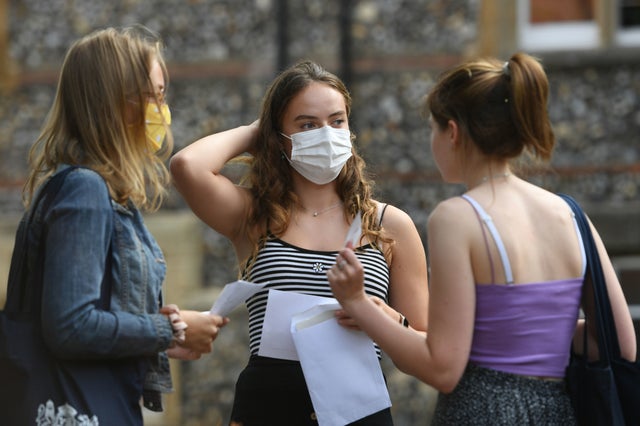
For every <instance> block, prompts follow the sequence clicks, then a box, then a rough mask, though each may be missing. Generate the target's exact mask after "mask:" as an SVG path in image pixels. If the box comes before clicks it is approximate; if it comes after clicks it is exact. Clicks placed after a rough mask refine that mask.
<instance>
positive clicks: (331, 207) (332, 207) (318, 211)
mask: <svg viewBox="0 0 640 426" xmlns="http://www.w3.org/2000/svg"><path fill="white" fill-rule="evenodd" d="M341 205H342V201H338V202H337V203H335V204H332V205H330V206H329V207H326V208H324V209H322V210H315V211H313V212H311V216H313V217H318V216H319V215H321V214H322V213H325V212H328V211H329V210H333V209H335V208H336V207H338V206H341ZM302 208H303V209H304V210H305V211H309V209H307V208H306V207H304V206H303V207H302Z"/></svg>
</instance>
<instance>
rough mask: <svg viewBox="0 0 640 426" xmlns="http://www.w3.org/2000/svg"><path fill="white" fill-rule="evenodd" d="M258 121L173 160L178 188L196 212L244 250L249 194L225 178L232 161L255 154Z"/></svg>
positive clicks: (195, 146)
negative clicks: (253, 148) (249, 153)
mask: <svg viewBox="0 0 640 426" xmlns="http://www.w3.org/2000/svg"><path fill="white" fill-rule="evenodd" d="M257 133H258V123H257V121H256V122H254V123H252V124H250V125H247V126H240V127H236V128H234V129H230V130H227V131H224V132H220V133H215V134H212V135H209V136H206V137H204V138H202V139H199V140H197V141H195V142H194V143H192V144H191V145H189V146H187V147H185V148H184V149H182V150H181V151H179V152H178V153H177V154H175V155H174V156H173V158H172V159H171V163H170V170H171V174H172V176H173V179H174V182H175V186H176V188H177V189H178V191H179V192H180V193H181V194H182V196H183V197H184V199H185V200H186V202H187V204H188V205H189V207H191V209H192V210H193V212H194V213H195V214H196V215H197V216H198V217H199V218H200V219H202V221H204V222H205V223H206V224H207V225H209V226H210V227H211V228H213V229H214V230H216V231H217V232H219V233H221V234H222V235H224V236H226V237H227V238H229V239H230V240H231V241H232V242H233V244H234V245H235V247H236V250H239V249H240V250H242V246H243V244H244V243H245V242H246V241H245V238H244V237H245V234H244V233H242V232H241V231H242V230H243V229H245V223H246V220H247V217H248V213H249V207H250V203H251V201H250V196H249V192H248V191H247V190H246V189H245V188H242V187H240V186H238V185H236V184H235V183H234V182H232V181H231V180H229V179H228V178H227V177H226V176H224V175H223V174H221V171H222V169H223V167H224V165H225V164H226V163H227V162H228V161H229V160H231V159H233V158H235V157H237V156H239V155H241V154H243V153H245V152H250V151H251V150H252V147H253V144H254V143H255V140H256V135H257Z"/></svg>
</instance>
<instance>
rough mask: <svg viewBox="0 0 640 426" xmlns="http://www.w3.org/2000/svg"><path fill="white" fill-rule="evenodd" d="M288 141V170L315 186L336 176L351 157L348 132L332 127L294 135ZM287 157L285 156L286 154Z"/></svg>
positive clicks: (349, 134) (349, 133)
mask: <svg viewBox="0 0 640 426" xmlns="http://www.w3.org/2000/svg"><path fill="white" fill-rule="evenodd" d="M282 136H284V137H285V138H288V139H291V160H289V159H288V158H287V160H288V161H289V163H290V164H291V167H293V168H294V169H295V170H296V171H297V172H298V173H300V174H301V175H302V176H304V177H305V178H307V179H309V180H310V181H311V182H313V183H316V184H318V185H324V184H325V183H329V182H331V181H332V180H334V179H335V178H336V177H338V174H340V171H341V170H342V168H343V167H344V165H345V164H346V162H347V160H348V159H349V158H351V132H349V130H348V129H336V128H334V127H331V126H324V127H320V128H319V129H313V130H307V131H306V132H299V133H294V134H292V135H291V136H290V137H289V136H287V135H285V134H284V133H282ZM285 158H286V155H285Z"/></svg>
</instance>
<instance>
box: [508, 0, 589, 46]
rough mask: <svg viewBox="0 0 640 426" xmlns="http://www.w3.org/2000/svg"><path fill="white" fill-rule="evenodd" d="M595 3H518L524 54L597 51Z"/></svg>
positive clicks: (522, 0)
mask: <svg viewBox="0 0 640 426" xmlns="http://www.w3.org/2000/svg"><path fill="white" fill-rule="evenodd" d="M596 1H598V0H563V1H557V0H519V1H518V18H517V19H518V36H519V40H518V41H519V42H518V44H519V45H520V47H522V48H523V49H525V50H563V49H594V48H597V47H598V46H599V45H600V29H599V27H598V23H597V21H596V14H595V3H596Z"/></svg>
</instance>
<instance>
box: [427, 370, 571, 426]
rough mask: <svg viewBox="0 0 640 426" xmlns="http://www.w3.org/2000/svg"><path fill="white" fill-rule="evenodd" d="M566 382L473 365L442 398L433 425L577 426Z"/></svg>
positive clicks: (440, 396) (440, 397) (437, 406)
mask: <svg viewBox="0 0 640 426" xmlns="http://www.w3.org/2000/svg"><path fill="white" fill-rule="evenodd" d="M575 424H576V420H575V416H574V413H573V408H572V407H571V401H570V399H569V394H568V393H567V391H566V389H565V383H564V381H547V380H538V379H534V378H528V377H525V376H519V375H517V374H510V373H504V372H501V371H496V370H492V369H489V368H482V367H478V366H476V365H473V364H469V365H468V366H467V368H466V370H465V372H464V374H463V376H462V379H460V383H458V386H456V388H455V389H454V390H453V392H451V393H449V394H442V393H440V394H439V395H438V402H437V403H436V409H435V413H434V418H433V422H432V425H436V426H438V425H487V426H489V425H491V426H494V425H509V426H511V425H541V426H542V425H544V426H552V425H563V426H564V425H571V426H573V425H575Z"/></svg>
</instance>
